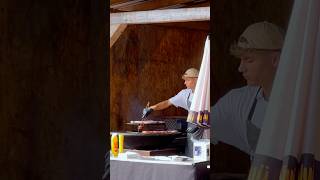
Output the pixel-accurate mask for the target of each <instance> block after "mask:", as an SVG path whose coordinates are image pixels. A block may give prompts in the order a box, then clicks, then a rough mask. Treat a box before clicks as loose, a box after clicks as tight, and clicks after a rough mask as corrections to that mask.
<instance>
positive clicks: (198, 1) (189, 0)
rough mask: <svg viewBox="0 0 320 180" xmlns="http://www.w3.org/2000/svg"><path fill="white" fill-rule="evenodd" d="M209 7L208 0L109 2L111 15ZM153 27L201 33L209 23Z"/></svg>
mask: <svg viewBox="0 0 320 180" xmlns="http://www.w3.org/2000/svg"><path fill="white" fill-rule="evenodd" d="M209 6H210V1H209V0H110V12H111V13H117V12H133V11H148V10H155V9H157V10H158V9H177V8H191V7H209ZM154 25H160V26H171V27H177V28H189V29H196V30H202V31H209V26H210V25H209V21H199V22H179V23H162V24H154Z"/></svg>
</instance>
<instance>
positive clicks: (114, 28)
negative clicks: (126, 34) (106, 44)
mask: <svg viewBox="0 0 320 180" xmlns="http://www.w3.org/2000/svg"><path fill="white" fill-rule="evenodd" d="M126 27H127V25H126V24H114V25H111V26H110V48H111V47H112V46H113V44H114V43H115V42H116V41H117V40H118V38H119V37H120V35H121V34H122V32H123V31H124V30H125V29H126Z"/></svg>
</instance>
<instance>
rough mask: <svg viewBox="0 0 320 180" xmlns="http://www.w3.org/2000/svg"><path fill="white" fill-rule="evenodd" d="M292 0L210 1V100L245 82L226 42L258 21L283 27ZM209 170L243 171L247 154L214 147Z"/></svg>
mask: <svg viewBox="0 0 320 180" xmlns="http://www.w3.org/2000/svg"><path fill="white" fill-rule="evenodd" d="M292 5H293V0H259V1H256V0H245V1H230V0H219V1H214V3H213V5H212V18H211V21H210V27H211V29H212V40H211V48H212V51H211V52H212V53H211V55H212V59H213V61H212V63H211V75H212V76H211V77H212V78H211V79H212V81H211V87H212V88H211V89H212V92H211V96H212V98H213V101H214V103H215V102H217V100H218V99H219V98H220V97H221V96H223V95H224V94H225V93H227V92H228V91H229V90H230V89H232V88H237V87H241V86H243V85H245V81H244V80H243V78H242V76H241V74H240V73H239V72H238V65H239V60H237V59H236V58H234V57H232V56H231V55H230V53H229V48H230V44H231V43H232V42H234V41H236V40H237V39H238V37H239V36H240V34H241V33H242V32H243V31H244V29H245V28H246V27H247V26H248V25H250V24H252V23H254V22H259V21H269V22H272V23H275V24H277V25H279V26H281V27H282V28H284V29H286V27H287V25H288V21H289V17H290V13H291V8H292ZM212 150H214V153H213V152H212V154H213V161H212V162H213V166H212V167H213V170H214V171H215V172H235V173H241V172H247V171H248V168H249V160H248V157H246V155H245V154H244V153H242V152H240V151H239V150H237V149H235V148H232V147H230V146H228V145H224V144H219V145H217V146H215V147H214V149H212Z"/></svg>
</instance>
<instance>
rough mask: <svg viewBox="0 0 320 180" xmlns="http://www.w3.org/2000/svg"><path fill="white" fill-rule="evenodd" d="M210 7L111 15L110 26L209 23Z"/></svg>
mask: <svg viewBox="0 0 320 180" xmlns="http://www.w3.org/2000/svg"><path fill="white" fill-rule="evenodd" d="M209 20H210V7H197V8H180V9H164V10H151V11H135V12H124V13H111V14H110V24H111V25H113V24H151V23H169V22H187V21H209Z"/></svg>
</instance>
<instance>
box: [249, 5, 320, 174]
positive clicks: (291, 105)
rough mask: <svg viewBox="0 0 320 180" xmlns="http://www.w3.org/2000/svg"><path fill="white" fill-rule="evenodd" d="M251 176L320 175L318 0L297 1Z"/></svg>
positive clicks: (319, 12)
mask: <svg viewBox="0 0 320 180" xmlns="http://www.w3.org/2000/svg"><path fill="white" fill-rule="evenodd" d="M248 179H250V180H256V179H270V180H271V179H272V180H273V179H280V180H287V179H288V180H291V179H292V180H296V179H297V180H318V179H320V1H319V0H296V1H295V3H294V6H293V11H292V16H291V19H290V22H289V27H288V30H287V36H286V39H285V43H284V47H283V50H282V54H281V57H280V64H279V66H278V71H277V74H276V77H275V80H274V85H273V89H272V93H271V96H270V102H269V105H268V108H267V110H266V116H265V120H264V124H263V126H262V129H261V134H260V137H259V141H258V145H257V149H256V152H255V156H254V160H253V164H252V166H251V169H250V173H249V177H248Z"/></svg>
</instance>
